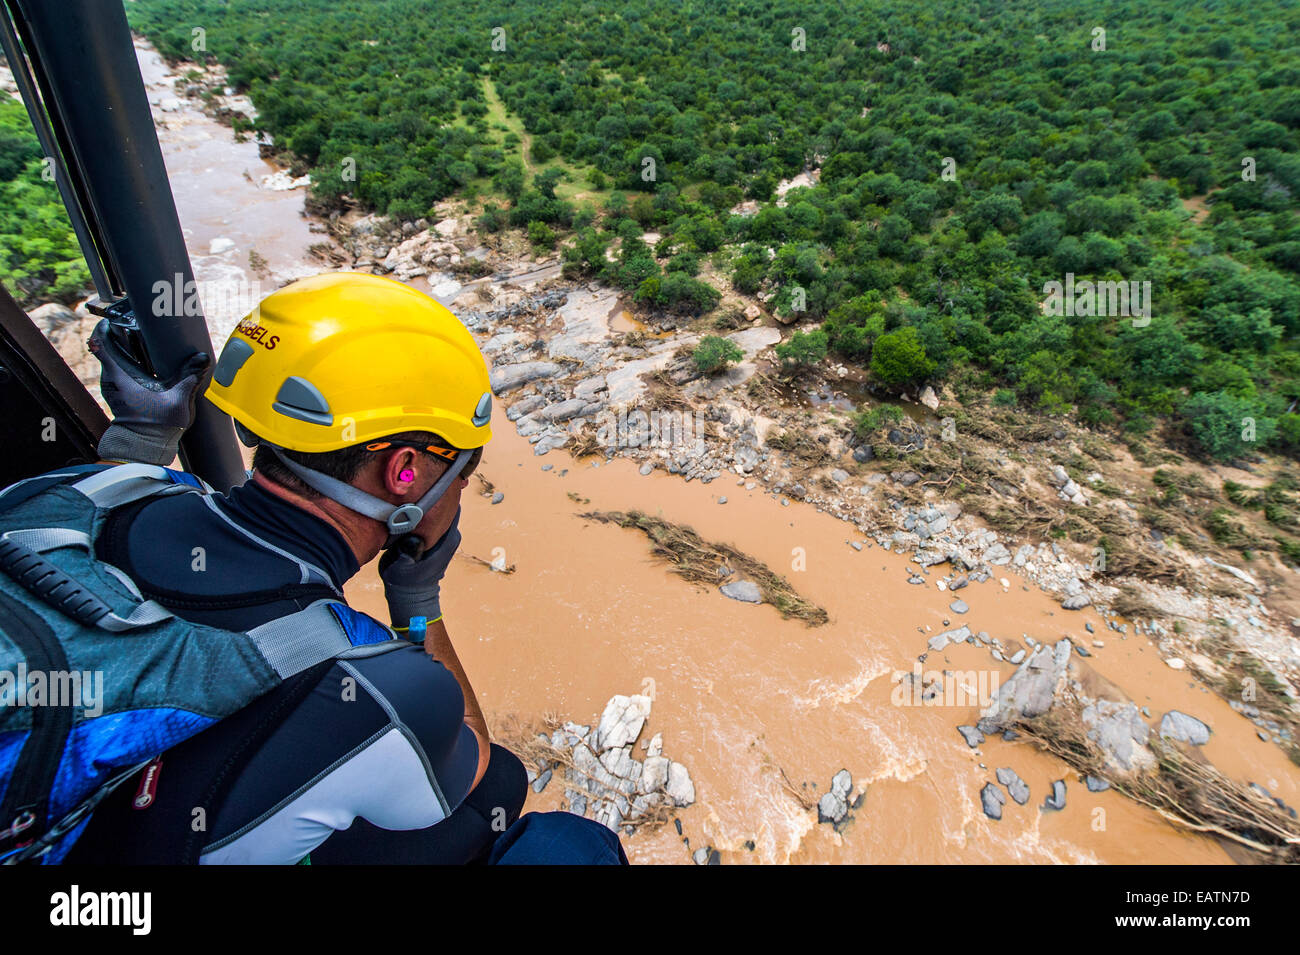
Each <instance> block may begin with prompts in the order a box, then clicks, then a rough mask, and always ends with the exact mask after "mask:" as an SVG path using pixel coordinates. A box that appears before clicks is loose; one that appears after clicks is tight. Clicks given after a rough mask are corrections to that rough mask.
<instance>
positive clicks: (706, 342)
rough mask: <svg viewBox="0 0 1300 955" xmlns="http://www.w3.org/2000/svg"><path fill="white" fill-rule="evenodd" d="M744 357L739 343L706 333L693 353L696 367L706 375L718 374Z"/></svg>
mask: <svg viewBox="0 0 1300 955" xmlns="http://www.w3.org/2000/svg"><path fill="white" fill-rule="evenodd" d="M744 357H745V353H744V352H742V351H741V350H740V346H739V345H737V344H736V343H735V342H733V341H730V340H729V339H726V338H719V337H718V336H717V335H706V336H705V337H704V338H703V339H701V341H700V343H699V344H698V345H696V346H695V351H694V352H692V353H691V359H692V360H693V361H694V362H695V367H696V368H698V369H699V370H700V373H701V374H705V375H712V374H716V373H717V372H720V371H722V370H723V369H724V368H726V367H727V366H728V365H730V364H732V363H733V362H738V361H740V360H741V359H742V358H744Z"/></svg>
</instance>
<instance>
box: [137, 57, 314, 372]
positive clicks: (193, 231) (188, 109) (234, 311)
mask: <svg viewBox="0 0 1300 955" xmlns="http://www.w3.org/2000/svg"><path fill="white" fill-rule="evenodd" d="M136 59H137V61H138V62H139V64H140V75H141V77H142V78H143V79H144V82H145V90H146V92H147V93H148V96H149V101H150V103H151V104H152V105H153V113H154V124H155V126H156V128H157V131H158V141H159V142H160V143H161V145H162V151H163V161H164V162H165V163H166V164H167V173H168V176H169V178H170V180H171V186H172V194H173V195H174V196H175V197H176V208H177V211H178V213H179V216H180V220H181V230H182V232H183V233H184V235H185V246H186V248H187V249H188V250H189V253H190V261H191V262H192V263H193V265H194V277H195V279H196V281H197V282H198V283H199V298H200V300H201V301H202V302H203V305H204V314H205V315H206V316H207V319H208V327H209V328H210V329H211V331H212V337H213V340H214V341H215V342H216V344H217V347H220V346H221V343H222V342H224V341H225V340H226V336H227V335H229V334H230V331H231V330H232V329H233V328H234V327H235V324H236V323H237V322H238V321H239V319H240V318H242V317H243V315H244V314H246V313H247V312H248V311H250V310H251V308H252V305H253V304H256V302H257V301H259V300H260V298H263V297H265V296H267V295H269V294H270V293H271V292H273V291H275V290H276V289H277V288H278V287H279V286H280V285H282V284H284V283H285V282H287V281H290V280H292V279H295V278H301V277H303V276H305V275H313V274H315V273H316V272H319V271H321V267H320V266H319V265H317V264H314V263H313V262H312V261H311V260H310V259H309V258H308V256H307V249H308V247H309V246H311V244H312V243H314V242H319V241H321V240H322V238H323V237H322V236H319V235H314V234H312V233H311V232H310V231H309V229H308V226H309V224H310V220H308V219H307V218H306V217H305V216H304V215H303V214H302V212H303V197H304V194H305V193H304V191H303V190H302V189H289V190H279V191H277V190H274V189H269V188H265V187H263V186H262V185H261V182H262V177H264V176H268V175H271V174H273V173H275V172H277V171H278V167H276V166H275V165H274V164H272V163H271V162H269V161H267V160H265V159H262V158H261V157H260V156H259V155H258V147H257V143H256V142H255V141H254V140H253V139H252V138H251V137H249V138H248V139H246V140H245V141H244V142H242V143H237V142H235V139H234V133H233V131H232V130H231V129H230V128H229V127H227V126H222V125H221V124H220V123H218V122H217V121H216V120H214V119H211V118H209V117H208V116H205V115H204V114H203V113H202V111H201V110H199V109H198V107H197V105H196V104H195V103H194V101H191V100H188V99H185V98H184V97H178V95H177V93H176V91H175V88H174V86H173V80H174V78H175V77H174V74H172V73H171V72H170V71H169V70H168V68H167V64H166V63H164V62H163V59H162V57H161V56H160V55H159V54H158V52H157V51H156V50H154V49H153V48H152V47H150V46H149V45H148V44H146V43H144V41H142V40H139V39H137V40H136ZM164 107H167V108H164ZM252 252H256V253H257V255H259V256H261V258H262V259H264V260H265V262H266V271H265V272H263V273H262V274H261V275H259V274H257V273H256V272H255V271H254V269H253V267H252V261H251V258H250V253H252ZM250 296H251V297H252V303H251V304H249V305H248V306H247V307H244V308H240V307H239V306H240V305H242V304H243V303H244V302H245V301H246V300H247V299H248V298H249V297H250Z"/></svg>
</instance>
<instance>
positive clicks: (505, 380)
mask: <svg viewBox="0 0 1300 955" xmlns="http://www.w3.org/2000/svg"><path fill="white" fill-rule="evenodd" d="M561 370H562V369H561V368H560V366H559V365H557V364H556V363H555V362H553V361H524V362H518V363H516V364H513V365H498V366H497V367H496V368H493V369H492V375H491V379H492V391H493V392H494V393H496V394H498V395H503V394H505V393H506V392H507V391H512V390H514V389H515V388H520V387H522V386H523V385H526V384H528V383H529V382H530V381H537V380H538V379H539V378H553V377H555V376H556V375H558V374H560V372H561Z"/></svg>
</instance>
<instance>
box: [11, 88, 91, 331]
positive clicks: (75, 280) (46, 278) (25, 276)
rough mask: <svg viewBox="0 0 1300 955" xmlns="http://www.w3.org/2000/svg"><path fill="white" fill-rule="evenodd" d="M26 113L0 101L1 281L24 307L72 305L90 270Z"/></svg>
mask: <svg viewBox="0 0 1300 955" xmlns="http://www.w3.org/2000/svg"><path fill="white" fill-rule="evenodd" d="M46 173H47V169H46V167H45V165H44V163H43V161H42V157H41V147H40V144H39V143H38V142H37V141H36V134H35V133H34V132H32V127H31V122H30V120H28V118H27V110H25V109H24V108H23V105H22V104H21V103H19V102H18V101H17V100H13V99H10V98H9V97H7V96H3V97H0V282H3V283H4V284H5V287H6V288H8V289H9V291H10V292H11V293H12V294H13V295H14V297H15V298H16V299H18V300H19V302H21V303H22V304H23V305H25V306H27V307H29V308H30V307H32V306H34V305H39V304H40V303H41V302H43V301H47V300H49V299H57V300H61V301H71V300H72V299H74V298H76V297H78V296H80V295H81V294H83V292H84V291H85V289H86V287H87V286H88V285H89V283H90V272H89V271H88V270H87V269H86V265H85V262H84V261H83V260H82V258H81V249H80V247H79V246H78V245H77V239H76V236H75V235H74V234H73V232H72V223H71V222H69V221H68V214H67V212H66V211H65V210H64V208H63V202H62V200H61V199H60V198H59V190H58V187H57V186H56V185H55V183H54V180H53V179H52V178H49V177H48V175H47V174H46Z"/></svg>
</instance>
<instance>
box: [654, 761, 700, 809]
mask: <svg viewBox="0 0 1300 955" xmlns="http://www.w3.org/2000/svg"><path fill="white" fill-rule="evenodd" d="M647 762H648V761H647ZM664 791H665V792H666V793H668V795H669V796H670V797H672V800H673V802H674V803H676V804H677V805H678V806H689V805H690V804H691V803H693V802H695V784H694V783H693V782H691V776H690V773H688V772H687V771H686V767H685V766H683V765H682V764H681V763H669V764H668V785H667V786H665V787H664Z"/></svg>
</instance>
